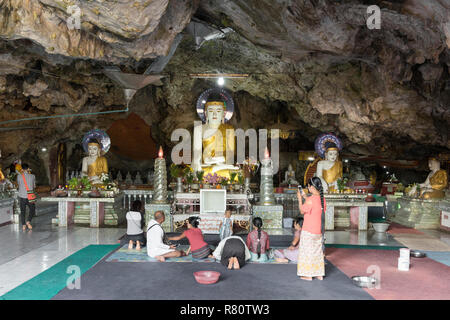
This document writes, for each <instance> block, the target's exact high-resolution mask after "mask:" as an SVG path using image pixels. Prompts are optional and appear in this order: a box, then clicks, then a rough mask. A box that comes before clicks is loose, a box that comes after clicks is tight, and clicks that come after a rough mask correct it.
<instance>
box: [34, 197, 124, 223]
mask: <svg viewBox="0 0 450 320" xmlns="http://www.w3.org/2000/svg"><path fill="white" fill-rule="evenodd" d="M41 201H55V202H58V225H59V226H60V227H68V226H69V225H71V224H73V223H74V218H75V203H88V204H89V225H90V227H91V228H98V227H100V226H103V225H105V207H106V206H107V207H108V208H110V209H111V210H114V213H113V216H114V217H113V218H112V219H111V220H113V222H112V223H107V224H118V223H120V222H121V221H122V220H123V219H124V216H125V211H124V208H123V194H119V195H117V196H115V197H113V198H88V197H79V198H78V197H44V198H41ZM115 219H117V221H116V223H115V222H114V220H115Z"/></svg>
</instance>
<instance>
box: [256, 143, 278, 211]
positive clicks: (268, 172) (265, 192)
mask: <svg viewBox="0 0 450 320" xmlns="http://www.w3.org/2000/svg"><path fill="white" fill-rule="evenodd" d="M260 190H261V195H260V197H261V199H260V204H261V205H273V204H274V203H275V196H274V194H273V167H272V159H270V153H269V149H268V148H267V147H266V149H265V150H264V159H263V160H262V161H261V185H260Z"/></svg>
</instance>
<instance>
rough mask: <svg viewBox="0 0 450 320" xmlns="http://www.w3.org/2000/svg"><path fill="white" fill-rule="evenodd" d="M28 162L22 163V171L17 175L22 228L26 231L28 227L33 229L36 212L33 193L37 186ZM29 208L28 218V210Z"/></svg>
mask: <svg viewBox="0 0 450 320" xmlns="http://www.w3.org/2000/svg"><path fill="white" fill-rule="evenodd" d="M28 169H29V167H28V164H26V163H24V164H23V165H22V173H21V174H18V175H17V184H18V185H19V195H18V196H19V205H20V219H21V222H22V230H23V231H25V230H26V228H27V227H28V229H29V230H31V229H33V227H32V225H31V220H32V219H33V217H34V215H35V212H36V205H35V203H34V199H35V198H36V196H34V199H32V198H33V196H32V195H34V189H35V188H36V178H35V176H34V174H31V173H30V172H29V170H28ZM27 207H28V209H29V214H28V219H26V210H27Z"/></svg>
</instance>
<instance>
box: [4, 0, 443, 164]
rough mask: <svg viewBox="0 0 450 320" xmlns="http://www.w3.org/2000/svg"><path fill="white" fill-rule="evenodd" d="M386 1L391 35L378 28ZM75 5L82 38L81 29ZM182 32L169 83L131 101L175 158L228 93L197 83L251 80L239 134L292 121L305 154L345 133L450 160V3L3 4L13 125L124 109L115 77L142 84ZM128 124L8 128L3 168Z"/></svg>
mask: <svg viewBox="0 0 450 320" xmlns="http://www.w3.org/2000/svg"><path fill="white" fill-rule="evenodd" d="M373 4H376V5H378V6H379V7H380V8H381V28H380V29H372V30H371V29H369V28H367V26H366V19H367V7H368V6H369V5H373ZM73 6H78V8H79V9H80V11H79V12H80V25H79V28H71V26H72V27H73V24H72V23H68V21H72V20H70V19H71V17H73V12H74V11H73V9H70V10H69V8H70V7H73ZM193 22H196V23H199V24H203V25H207V26H208V27H209V28H211V29H213V30H217V31H219V32H218V33H219V34H220V30H225V28H229V29H227V30H232V31H231V32H226V33H225V32H223V34H221V36H219V37H215V38H214V37H213V38H212V39H209V38H207V37H205V38H204V39H200V40H202V41H200V42H201V43H199V39H196V38H194V37H193V35H192V32H188V31H187V29H188V28H187V27H188V26H189V25H190V23H193ZM191 26H192V25H191ZM191 29H192V28H191ZM179 34H181V35H183V38H182V40H181V42H180V44H179V45H178V47H176V51H175V53H174V55H173V56H172V57H171V59H170V60H169V62H168V63H167V65H166V66H165V67H164V69H163V71H162V73H161V74H162V75H164V77H163V78H162V84H161V85H148V86H146V87H145V88H143V89H140V90H138V91H137V93H136V94H135V96H134V97H133V99H132V100H131V102H130V104H129V111H130V112H134V113H135V114H137V115H139V117H140V118H142V119H143V120H144V121H145V122H146V123H147V124H148V125H149V126H151V128H152V130H151V132H152V136H153V139H154V140H155V141H157V142H158V144H159V143H160V144H163V145H164V146H166V147H169V146H171V145H173V142H171V141H170V135H171V133H172V131H173V130H174V129H176V128H188V129H191V128H192V127H193V122H194V121H195V120H198V117H197V114H196V111H195V103H196V100H197V98H198V96H199V94H200V93H201V92H202V91H203V90H205V89H207V88H210V87H213V86H216V84H215V81H214V80H213V79H211V80H209V79H193V78H191V77H189V74H191V73H203V72H213V73H214V72H227V73H247V74H249V77H248V78H245V79H233V80H231V79H226V83H225V85H224V87H225V88H226V89H227V90H229V91H230V92H232V93H233V97H234V100H235V104H236V110H235V114H234V117H233V119H232V120H231V123H232V124H233V125H234V126H235V127H240V128H243V129H246V128H256V129H259V128H267V127H268V126H270V125H274V124H276V123H277V121H278V119H281V120H282V122H283V125H285V126H287V127H289V128H292V129H295V130H297V132H298V133H299V134H300V137H301V139H304V140H305V141H307V143H305V145H312V143H313V142H314V139H315V138H316V137H317V135H318V134H320V133H321V132H335V133H336V134H337V135H338V136H339V137H341V138H342V140H343V143H344V146H345V148H344V149H345V151H346V152H348V153H353V154H356V155H381V156H384V157H387V158H392V159H423V158H426V157H427V156H429V155H431V154H436V153H440V152H444V153H445V152H447V153H448V152H450V142H449V139H448V136H449V124H450V81H449V66H450V50H449V49H450V0H405V1H375V0H373V1H353V0H346V1H345V0H343V1H332V0H291V1H288V0H284V1H283V0H272V1H269V0H242V1H239V0H230V1H223V0H205V1H198V0H195V1H194V0H176V1H175V0H153V1H143V0H142V1H140V0H136V1H121V2H118V1H112V0H111V1H109V0H103V1H100V0H91V1H76V0H39V1H38V0H0V122H4V121H11V120H15V119H21V118H31V117H41V116H52V115H61V114H73V113H93V112H105V111H111V110H123V109H124V108H125V105H126V102H125V97H124V92H123V89H122V88H121V87H120V86H118V85H117V84H116V83H113V82H112V81H111V80H110V79H109V78H108V77H107V76H105V74H104V73H103V68H105V67H112V66H113V67H118V68H120V69H121V70H122V71H123V72H127V73H137V74H142V73H144V72H145V71H146V70H147V69H148V67H149V66H150V65H152V63H154V62H155V61H157V59H159V58H160V57H162V56H166V55H168V54H169V51H170V48H171V47H172V45H173V44H174V41H175V39H176V37H177V35H179ZM128 116H129V113H126V112H117V113H111V114H100V115H97V116H95V117H94V116H83V117H61V118H54V119H44V120H33V121H23V122H9V123H3V124H0V147H1V150H2V156H3V158H2V161H5V162H7V161H11V160H12V159H14V158H19V157H21V155H23V154H24V153H26V152H27V151H29V150H33V149H35V148H39V147H41V146H45V145H54V144H55V143H57V142H62V141H80V140H81V138H82V136H83V134H84V133H85V132H86V131H88V130H90V129H92V128H100V129H104V130H108V129H109V128H110V127H111V125H112V124H113V123H114V122H115V121H116V120H119V119H126V118H127V117H128ZM21 127H27V128H23V129H20V128H21ZM13 129H14V130H13Z"/></svg>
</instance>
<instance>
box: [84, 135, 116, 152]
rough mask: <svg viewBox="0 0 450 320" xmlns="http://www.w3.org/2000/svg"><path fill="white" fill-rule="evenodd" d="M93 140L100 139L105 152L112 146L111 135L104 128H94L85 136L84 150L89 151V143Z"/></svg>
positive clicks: (99, 141)
mask: <svg viewBox="0 0 450 320" xmlns="http://www.w3.org/2000/svg"><path fill="white" fill-rule="evenodd" d="M91 140H96V141H98V143H99V144H100V146H101V148H102V153H103V154H105V153H107V152H108V151H109V148H110V147H111V139H110V138H109V135H108V134H107V133H106V132H105V131H103V130H100V129H93V130H90V131H88V132H87V133H86V134H85V135H84V137H83V142H82V144H83V150H84V152H86V153H88V143H89V142H90V141H91Z"/></svg>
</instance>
